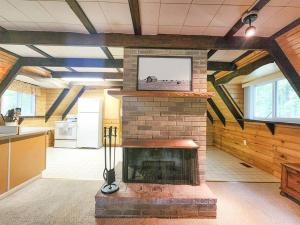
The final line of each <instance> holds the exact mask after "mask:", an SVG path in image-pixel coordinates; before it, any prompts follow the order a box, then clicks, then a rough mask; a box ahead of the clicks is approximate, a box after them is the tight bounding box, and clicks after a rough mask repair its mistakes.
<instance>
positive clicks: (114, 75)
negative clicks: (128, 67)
mask: <svg viewBox="0 0 300 225" xmlns="http://www.w3.org/2000/svg"><path fill="white" fill-rule="evenodd" d="M52 78H102V79H123V74H122V73H104V72H103V73H102V72H52Z"/></svg>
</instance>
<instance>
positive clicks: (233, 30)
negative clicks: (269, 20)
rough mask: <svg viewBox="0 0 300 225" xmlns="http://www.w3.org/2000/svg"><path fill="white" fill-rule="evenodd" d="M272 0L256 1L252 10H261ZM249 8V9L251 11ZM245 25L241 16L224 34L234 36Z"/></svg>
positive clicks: (227, 36)
mask: <svg viewBox="0 0 300 225" xmlns="http://www.w3.org/2000/svg"><path fill="white" fill-rule="evenodd" d="M269 1H270V0H258V1H256V4H255V5H254V6H253V7H252V8H251V9H250V10H256V11H259V10H261V9H262V8H263V7H264V6H265V5H266V4H268V2H269ZM250 10H249V11H250ZM243 26H244V23H243V22H242V19H241V18H240V19H239V20H238V21H237V22H236V23H235V24H234V25H233V27H232V28H231V29H230V30H229V31H228V32H227V33H226V35H225V36H224V37H225V38H230V37H233V36H234V35H235V34H236V33H237V32H238V31H239V30H240V29H241V28H242V27H243Z"/></svg>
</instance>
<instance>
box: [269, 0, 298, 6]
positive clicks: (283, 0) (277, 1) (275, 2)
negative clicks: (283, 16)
mask: <svg viewBox="0 0 300 225" xmlns="http://www.w3.org/2000/svg"><path fill="white" fill-rule="evenodd" d="M290 1H291V0H270V2H269V3H268V4H267V6H286V5H287V4H288V3H289V2H290ZM296 1H298V0H296Z"/></svg>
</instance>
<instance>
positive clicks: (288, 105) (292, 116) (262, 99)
mask: <svg viewBox="0 0 300 225" xmlns="http://www.w3.org/2000/svg"><path fill="white" fill-rule="evenodd" d="M245 94H246V95H245V96H246V101H247V102H246V104H245V107H246V109H245V111H246V115H247V117H248V118H250V119H258V120H273V121H291V122H300V98H299V97H298V95H297V94H296V92H295V91H294V90H293V88H292V87H291V85H290V84H289V82H288V81H287V80H286V79H276V80H271V81H267V82H264V83H261V84H255V85H252V86H249V87H247V88H246V89H245Z"/></svg>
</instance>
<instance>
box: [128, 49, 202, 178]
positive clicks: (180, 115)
mask: <svg viewBox="0 0 300 225" xmlns="http://www.w3.org/2000/svg"><path fill="white" fill-rule="evenodd" d="M138 55H152V56H153V55H156V56H157V55H160V56H191V57H193V81H192V82H193V91H194V92H206V88H207V81H206V76H207V74H206V72H207V57H206V51H199V50H161V49H125V52H124V82H123V88H124V90H136V84H137V56H138ZM206 109H207V103H206V99H200V98H199V99H196V98H164V97H124V98H123V118H122V119H123V120H122V121H123V124H122V127H123V128H122V132H123V135H122V136H123V138H124V139H129V138H133V139H142V138H147V139H158V138H163V139H176V138H177V139H178V138H185V139H193V140H194V141H195V142H197V144H198V145H199V149H198V168H197V170H198V173H197V174H198V183H200V182H201V181H204V172H205V169H204V163H205V151H206Z"/></svg>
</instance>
